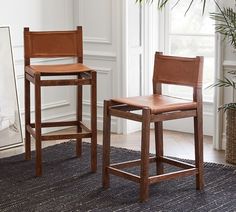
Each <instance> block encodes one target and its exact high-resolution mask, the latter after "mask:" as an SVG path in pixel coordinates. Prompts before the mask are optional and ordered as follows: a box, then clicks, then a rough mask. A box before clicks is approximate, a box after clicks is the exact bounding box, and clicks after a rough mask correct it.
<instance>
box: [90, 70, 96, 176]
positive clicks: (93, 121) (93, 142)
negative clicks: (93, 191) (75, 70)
mask: <svg viewBox="0 0 236 212" xmlns="http://www.w3.org/2000/svg"><path fill="white" fill-rule="evenodd" d="M91 131H92V137H91V171H92V172H96V171H97V74H96V72H95V71H93V72H92V85H91Z"/></svg>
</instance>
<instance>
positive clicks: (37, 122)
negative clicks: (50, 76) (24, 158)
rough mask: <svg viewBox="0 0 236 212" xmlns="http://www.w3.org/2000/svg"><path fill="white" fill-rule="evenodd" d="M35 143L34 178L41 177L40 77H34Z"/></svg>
mask: <svg viewBox="0 0 236 212" xmlns="http://www.w3.org/2000/svg"><path fill="white" fill-rule="evenodd" d="M35 135H36V138H35V143H36V176H41V175H42V144H41V142H42V141H41V86H40V75H38V74H36V75H35Z"/></svg>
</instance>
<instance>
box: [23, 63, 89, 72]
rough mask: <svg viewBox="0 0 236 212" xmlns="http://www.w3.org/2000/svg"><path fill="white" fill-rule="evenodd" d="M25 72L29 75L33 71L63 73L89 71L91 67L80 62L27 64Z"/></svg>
mask: <svg viewBox="0 0 236 212" xmlns="http://www.w3.org/2000/svg"><path fill="white" fill-rule="evenodd" d="M25 70H26V72H28V73H29V74H30V75H34V74H35V73H42V74H45V73H47V74H65V73H70V74H72V73H79V72H86V71H90V70H91V68H88V67H87V66H85V65H83V64H81V63H75V64H61V65H29V66H26V67H25Z"/></svg>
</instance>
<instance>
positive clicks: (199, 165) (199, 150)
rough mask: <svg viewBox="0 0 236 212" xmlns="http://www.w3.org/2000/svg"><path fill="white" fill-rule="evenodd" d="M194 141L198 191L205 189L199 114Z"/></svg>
mask: <svg viewBox="0 0 236 212" xmlns="http://www.w3.org/2000/svg"><path fill="white" fill-rule="evenodd" d="M194 140H195V163H196V167H197V169H198V174H197V175H196V189H198V190H201V189H203V187H204V178H203V166H204V165H203V126H202V114H201V113H200V112H198V114H197V117H194Z"/></svg>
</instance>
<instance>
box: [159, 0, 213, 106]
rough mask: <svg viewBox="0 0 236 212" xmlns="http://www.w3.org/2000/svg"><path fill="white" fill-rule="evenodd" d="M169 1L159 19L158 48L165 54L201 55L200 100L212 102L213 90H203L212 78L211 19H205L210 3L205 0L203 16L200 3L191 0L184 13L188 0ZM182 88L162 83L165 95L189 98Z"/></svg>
mask: <svg viewBox="0 0 236 212" xmlns="http://www.w3.org/2000/svg"><path fill="white" fill-rule="evenodd" d="M175 3H176V1H174V0H171V1H170V4H169V5H168V6H167V7H166V9H165V15H164V18H163V19H161V20H160V21H162V22H164V24H162V25H163V26H164V29H163V30H162V32H163V33H162V35H160V37H161V40H160V41H161V43H162V44H161V43H160V47H162V50H163V51H164V52H165V53H168V54H171V55H178V56H188V57H189V56H194V57H195V56H197V55H199V56H204V73H203V100H204V102H213V89H206V88H207V87H208V86H209V85H211V84H212V83H213V81H214V70H215V59H214V56H215V34H214V21H213V20H211V19H210V18H209V12H210V11H214V8H215V7H214V2H213V1H207V5H206V9H205V13H204V15H202V4H200V3H199V2H198V1H194V3H193V5H192V6H191V8H190V10H189V11H188V12H187V14H186V15H185V12H186V10H187V8H188V5H189V4H190V1H189V0H186V1H179V3H178V4H177V5H175ZM188 89H191V88H186V87H176V86H172V85H167V86H164V88H163V90H164V93H166V94H171V95H175V96H181V97H185V98H191V96H188V95H189V93H191V92H189V91H188Z"/></svg>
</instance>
